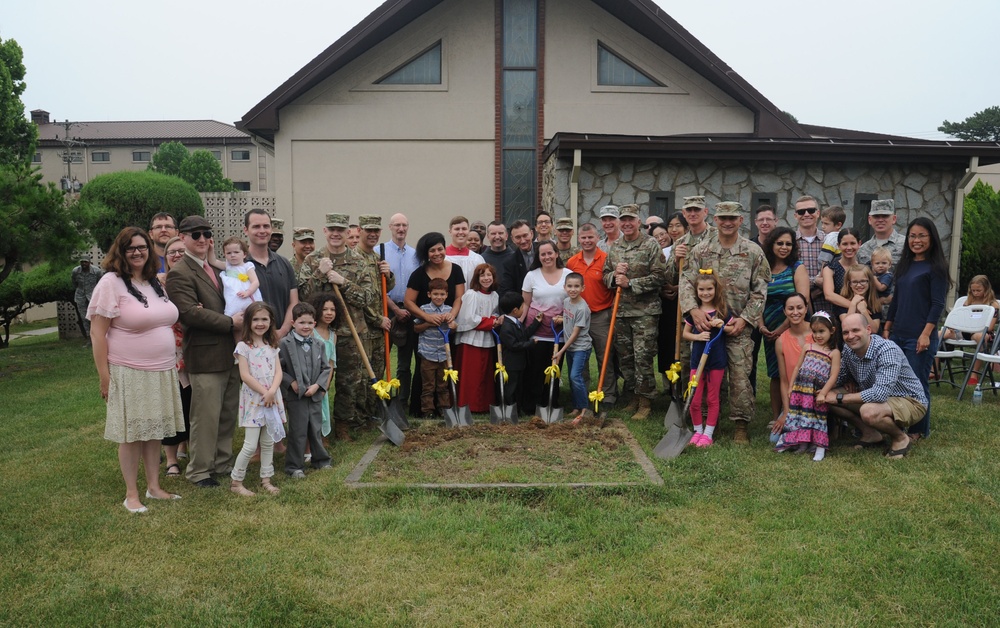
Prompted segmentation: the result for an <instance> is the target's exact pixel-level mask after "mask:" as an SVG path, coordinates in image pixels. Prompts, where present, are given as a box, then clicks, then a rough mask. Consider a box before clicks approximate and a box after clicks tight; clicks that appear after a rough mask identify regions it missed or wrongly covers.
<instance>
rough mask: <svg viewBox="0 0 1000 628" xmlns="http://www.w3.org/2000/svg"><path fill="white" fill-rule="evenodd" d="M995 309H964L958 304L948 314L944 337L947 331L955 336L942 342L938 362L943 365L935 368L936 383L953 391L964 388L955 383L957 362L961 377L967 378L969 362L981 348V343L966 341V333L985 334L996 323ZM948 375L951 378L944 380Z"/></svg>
mask: <svg viewBox="0 0 1000 628" xmlns="http://www.w3.org/2000/svg"><path fill="white" fill-rule="evenodd" d="M986 308H989V310H990V311H986ZM992 310H993V308H992V307H990V306H986V305H978V306H971V307H962V306H959V305H957V304H956V306H955V308H954V309H953V310H952V311H951V312H949V313H948V318H946V319H945V321H944V325H943V326H942V329H941V335H942V337H943V336H944V330H946V329H950V330H951V331H952V332H953V335H954V336H955V337H954V338H948V339H947V340H942V341H941V344H940V346H939V347H938V352H937V353H936V354H935V355H934V361H935V363H936V364H938V365H939V366H937V367H936V368H935V371H936V373H935V374H936V375H937V378H936V379H935V380H934V383H935V384H942V383H944V384H951V386H952V387H953V388H958V387H960V386H961V384H958V383H956V382H955V370H954V366H953V362H954V361H955V360H959V363H960V364H961V367H962V371H961V374H962V375H964V374H965V373H966V372H967V371H968V368H967V367H968V365H967V364H966V361H967V360H970V359H972V358H973V356H974V355H975V354H976V352H977V351H979V348H980V347H979V345H980V342H979V341H976V340H965V338H964V337H963V335H962V334H963V333H966V334H975V333H980V332H983V331H984V330H985V328H986V326H987V325H989V322H990V321H991V320H993V314H991V313H990V312H991V311H992ZM987 315H988V316H987ZM984 335H985V334H984ZM970 364H971V363H970ZM945 372H947V373H948V379H944V374H945ZM963 379H964V378H963Z"/></svg>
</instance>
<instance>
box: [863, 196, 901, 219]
mask: <svg viewBox="0 0 1000 628" xmlns="http://www.w3.org/2000/svg"><path fill="white" fill-rule="evenodd" d="M868 215H869V216H895V215H896V204H895V202H894V201H893V200H892V199H891V198H886V199H879V200H877V201H872V208H871V211H869V212H868Z"/></svg>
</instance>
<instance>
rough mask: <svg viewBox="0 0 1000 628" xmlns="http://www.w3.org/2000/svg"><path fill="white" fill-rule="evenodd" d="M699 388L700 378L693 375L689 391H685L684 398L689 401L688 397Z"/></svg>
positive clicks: (689, 383)
mask: <svg viewBox="0 0 1000 628" xmlns="http://www.w3.org/2000/svg"><path fill="white" fill-rule="evenodd" d="M697 387H698V376H697V375H692V376H691V381H690V382H688V387H687V390H685V391H684V398H685V399H687V398H688V396H689V395H690V394H691V391H692V390H694V389H695V388H697Z"/></svg>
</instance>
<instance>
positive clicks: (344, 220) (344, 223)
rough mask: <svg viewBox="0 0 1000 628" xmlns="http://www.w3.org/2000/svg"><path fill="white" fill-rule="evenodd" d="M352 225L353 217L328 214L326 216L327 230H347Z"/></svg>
mask: <svg viewBox="0 0 1000 628" xmlns="http://www.w3.org/2000/svg"><path fill="white" fill-rule="evenodd" d="M350 224H351V217H350V216H348V215H347V214H327V215H326V227H327V229H332V228H337V229H347V227H348V226H349V225H350Z"/></svg>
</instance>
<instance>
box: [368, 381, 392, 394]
mask: <svg viewBox="0 0 1000 628" xmlns="http://www.w3.org/2000/svg"><path fill="white" fill-rule="evenodd" d="M372 390H374V391H375V394H376V395H378V396H379V398H380V399H389V398H390V397H391V396H392V395H391V394H390V391H391V390H392V384H390V383H389V382H387V381H385V380H384V379H381V380H379V381H377V382H375V383H374V384H372Z"/></svg>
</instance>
